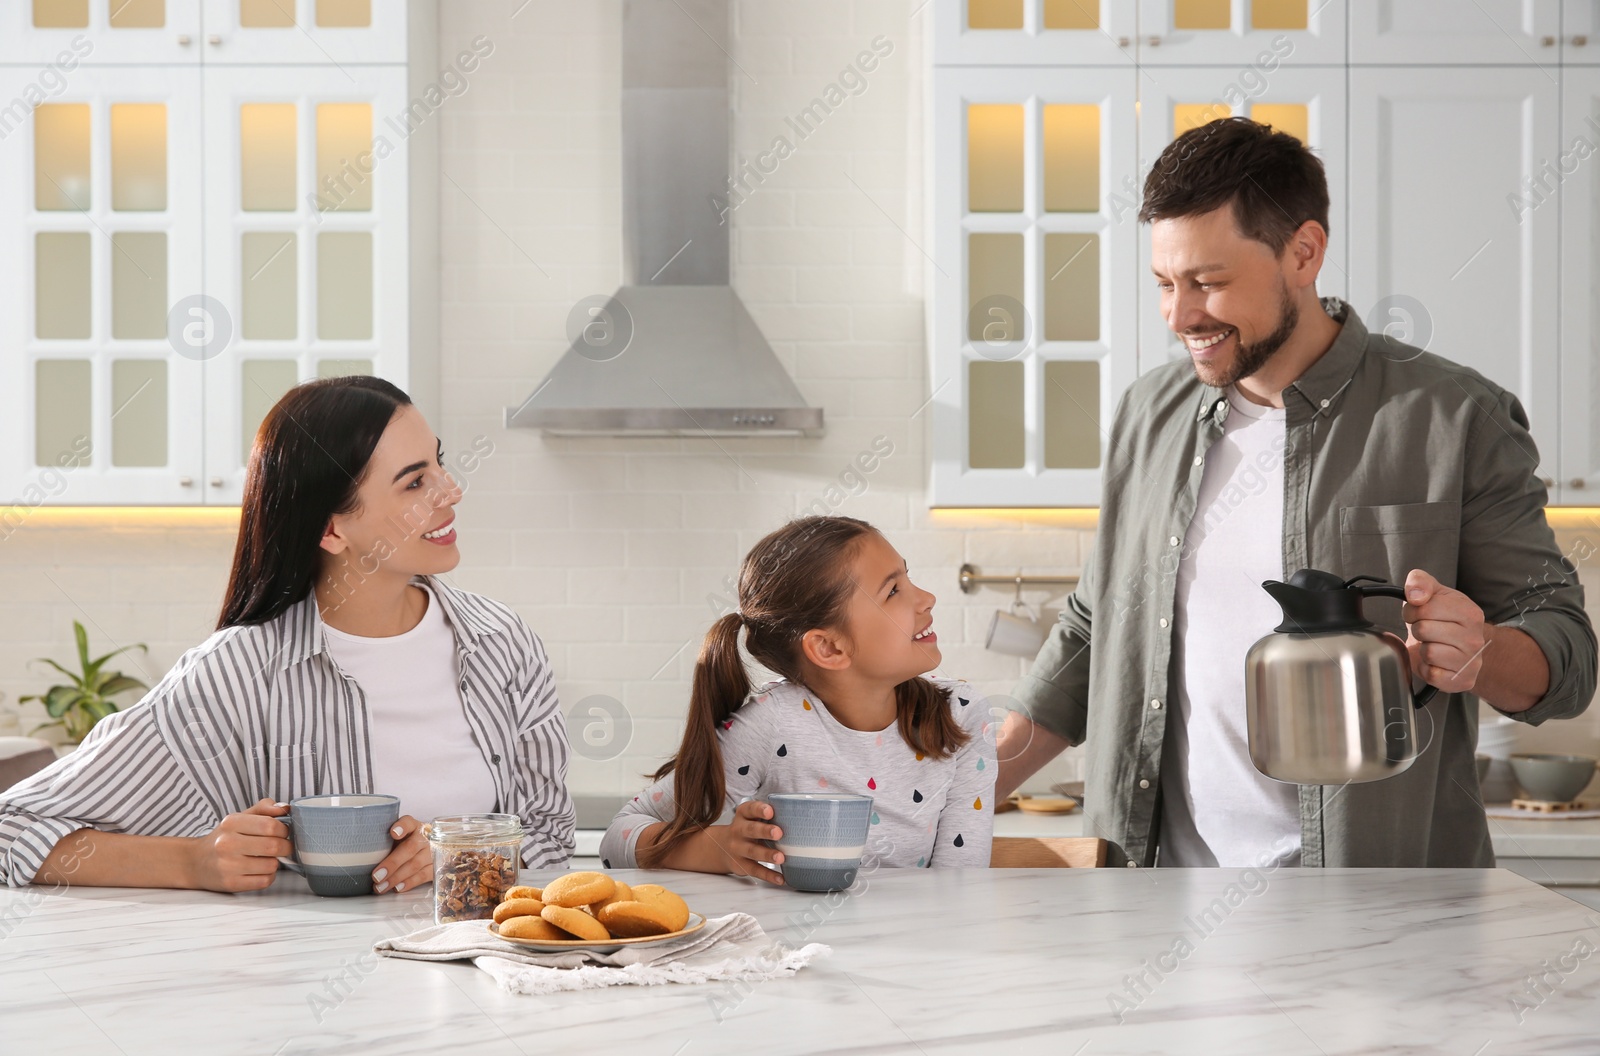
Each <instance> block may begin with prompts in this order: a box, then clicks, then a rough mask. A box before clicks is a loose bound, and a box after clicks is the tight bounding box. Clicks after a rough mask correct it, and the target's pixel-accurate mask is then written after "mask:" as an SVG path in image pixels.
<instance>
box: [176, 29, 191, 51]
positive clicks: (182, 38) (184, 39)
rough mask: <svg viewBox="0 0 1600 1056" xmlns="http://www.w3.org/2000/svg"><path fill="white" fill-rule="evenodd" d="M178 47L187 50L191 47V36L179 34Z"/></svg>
mask: <svg viewBox="0 0 1600 1056" xmlns="http://www.w3.org/2000/svg"><path fill="white" fill-rule="evenodd" d="M178 45H179V46H180V47H184V48H187V47H188V46H189V34H187V33H179V34H178Z"/></svg>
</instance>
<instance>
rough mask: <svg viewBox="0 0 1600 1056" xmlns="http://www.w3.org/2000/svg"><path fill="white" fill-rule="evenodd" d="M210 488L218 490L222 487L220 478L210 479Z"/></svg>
mask: <svg viewBox="0 0 1600 1056" xmlns="http://www.w3.org/2000/svg"><path fill="white" fill-rule="evenodd" d="M211 486H212V487H213V488H220V487H222V478H221V477H212V478H211Z"/></svg>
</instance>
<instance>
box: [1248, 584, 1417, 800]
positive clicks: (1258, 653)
mask: <svg viewBox="0 0 1600 1056" xmlns="http://www.w3.org/2000/svg"><path fill="white" fill-rule="evenodd" d="M1363 580H1367V581H1370V584H1369V585H1363V584H1362V581H1363ZM1261 586H1262V588H1263V589H1264V590H1266V592H1267V593H1268V594H1271V595H1272V597H1273V598H1274V599H1275V600H1276V601H1277V602H1278V604H1279V605H1281V606H1282V607H1283V622H1282V623H1280V624H1278V626H1277V627H1276V628H1274V630H1273V633H1271V634H1269V635H1267V636H1266V637H1264V638H1262V639H1261V640H1260V641H1258V642H1256V643H1255V644H1254V645H1252V646H1251V647H1250V650H1249V652H1248V653H1247V654H1246V656H1245V710H1246V717H1247V720H1248V723H1249V736H1250V758H1251V760H1252V761H1253V762H1254V763H1255V765H1256V769H1257V770H1259V771H1261V773H1263V774H1265V775H1266V776H1267V777H1270V778H1273V779H1274V780H1277V781H1285V782H1291V783H1294V784H1302V785H1338V784H1344V783H1346V782H1361V781H1377V780H1380V779H1382V778H1385V777H1392V776H1394V775H1395V774H1398V773H1401V772H1403V771H1404V770H1406V769H1407V768H1408V767H1410V766H1411V762H1412V760H1413V759H1415V758H1416V755H1417V732H1416V719H1415V716H1414V713H1415V711H1416V710H1417V709H1418V708H1421V707H1423V706H1424V705H1426V704H1427V703H1428V701H1430V700H1432V699H1433V697H1434V694H1435V690H1434V688H1433V687H1432V686H1428V687H1426V688H1425V689H1423V691H1422V692H1421V693H1418V694H1417V695H1416V696H1412V694H1411V662H1410V657H1409V656H1407V654H1406V649H1405V645H1404V644H1403V643H1402V642H1401V641H1400V640H1399V639H1398V638H1396V637H1394V636H1393V635H1390V634H1385V633H1383V632H1382V631H1380V630H1378V628H1376V627H1374V626H1373V625H1372V623H1371V622H1370V621H1368V620H1367V619H1366V617H1365V616H1363V615H1362V611H1361V603H1362V601H1363V599H1365V598H1369V597H1384V598H1401V599H1403V598H1404V597H1405V592H1404V591H1403V590H1402V589H1401V588H1400V587H1397V586H1394V585H1393V584H1389V583H1385V582H1383V581H1382V580H1379V579H1376V578H1375V577H1373V576H1356V577H1354V578H1353V579H1340V578H1339V577H1338V576H1336V575H1334V574H1333V573H1331V572H1323V571H1320V570H1318V569H1314V568H1304V569H1301V570H1300V571H1298V572H1296V573H1295V574H1294V575H1292V576H1290V577H1289V581H1288V582H1287V583H1280V582H1278V581H1277V580H1268V581H1267V582H1265V583H1263V584H1261Z"/></svg>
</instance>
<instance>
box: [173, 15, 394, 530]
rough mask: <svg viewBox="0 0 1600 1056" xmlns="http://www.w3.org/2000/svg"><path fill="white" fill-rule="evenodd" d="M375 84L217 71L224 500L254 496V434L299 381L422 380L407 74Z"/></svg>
mask: <svg viewBox="0 0 1600 1056" xmlns="http://www.w3.org/2000/svg"><path fill="white" fill-rule="evenodd" d="M376 6H377V5H376V4H374V7H376ZM361 78H362V83H363V84H366V85H370V86H371V87H369V88H366V89H361V88H357V87H356V86H353V85H352V83H351V79H350V78H349V77H348V76H346V75H345V73H344V72H343V71H342V70H340V69H338V68H335V67H329V66H323V67H309V66H308V67H298V68H297V69H296V71H295V76H294V77H293V79H292V80H289V81H287V82H286V85H287V90H285V89H284V87H280V88H278V89H277V90H274V89H273V88H272V87H270V86H268V85H265V84H264V83H263V79H262V78H261V77H259V76H257V75H256V74H255V73H254V72H253V71H251V70H249V69H244V68H226V67H225V68H220V69H219V68H216V67H208V68H207V69H206V74H205V79H206V93H205V135H206V146H207V151H208V153H207V163H208V168H207V190H206V227H205V231H206V234H205V239H206V261H207V283H208V286H207V290H206V292H207V293H208V294H209V295H210V296H211V297H213V298H215V299H216V301H217V302H218V303H219V304H220V305H221V306H222V309H223V312H224V318H225V320H226V322H227V325H229V326H230V327H231V329H232V332H233V335H234V336H233V344H232V345H231V347H230V349H229V351H228V353H227V354H226V355H224V356H220V357H218V358H216V359H214V360H210V361H208V362H207V363H206V376H205V386H206V470H205V473H206V482H207V491H208V493H209V494H210V495H211V497H212V501H232V502H237V501H239V496H240V493H241V490H242V487H243V482H244V466H245V457H244V456H245V455H246V453H247V452H246V449H245V448H244V447H243V446H242V438H244V437H246V436H250V435H253V433H254V431H255V428H256V426H257V425H258V424H259V422H260V419H261V415H262V414H264V413H265V411H266V409H267V408H268V407H270V406H271V404H272V402H273V401H274V400H276V398H277V397H278V396H279V395H281V394H282V391H283V389H284V388H286V387H287V385H286V384H285V382H286V379H288V378H293V379H295V380H297V381H304V380H308V379H310V378H315V377H325V376H328V375H329V374H334V373H351V372H355V371H357V368H358V366H359V372H364V373H374V374H378V375H380V376H382V377H385V378H388V379H389V380H390V381H393V382H394V383H395V384H397V385H399V386H401V387H402V388H404V387H405V386H406V384H407V377H406V365H407V358H406V356H407V351H406V350H407V348H408V336H407V319H408V315H407V307H406V303H407V302H406V293H407V289H408V287H407V276H408V263H407V262H408V259H409V250H408V246H407V240H406V223H407V191H406V183H407V161H408V156H407V145H406V139H405V138H403V137H401V136H400V135H398V134H397V133H396V132H395V130H394V129H393V128H392V127H390V126H389V125H387V124H386V123H385V122H384V120H383V117H384V116H385V115H389V114H395V113H399V112H401V111H402V110H404V109H405V71H404V69H403V68H400V67H394V68H388V67H376V68H375V67H364V68H363V69H362V72H361ZM244 364H250V366H249V367H248V369H246V368H245V367H244V366H243V365H244Z"/></svg>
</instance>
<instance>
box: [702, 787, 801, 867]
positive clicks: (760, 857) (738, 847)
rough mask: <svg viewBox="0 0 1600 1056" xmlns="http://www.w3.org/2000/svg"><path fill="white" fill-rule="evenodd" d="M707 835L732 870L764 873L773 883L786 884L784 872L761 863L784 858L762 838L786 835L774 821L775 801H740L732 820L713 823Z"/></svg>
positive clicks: (779, 861) (777, 861)
mask: <svg viewBox="0 0 1600 1056" xmlns="http://www.w3.org/2000/svg"><path fill="white" fill-rule="evenodd" d="M704 835H705V838H706V839H707V840H710V841H711V842H712V843H714V844H715V845H716V847H717V850H719V851H720V852H721V857H722V858H723V859H724V861H725V862H726V864H727V866H728V867H729V868H728V871H729V872H732V873H737V874H738V875H740V876H755V877H760V878H761V879H762V880H765V881H766V882H767V883H769V884H774V885H776V886H778V887H782V886H783V874H781V873H778V872H776V871H774V870H772V869H768V868H767V867H766V866H764V865H762V864H761V863H762V862H771V863H772V864H773V865H780V864H782V862H783V852H782V851H780V850H778V849H777V848H775V847H768V846H767V845H766V844H765V843H763V842H762V841H763V840H776V839H778V838H779V837H780V836H782V835H783V831H782V830H781V829H779V828H778V827H777V826H776V825H774V824H772V807H771V805H769V804H767V803H762V802H759V801H758V800H753V799H752V800H748V801H746V802H744V803H740V804H739V806H738V807H737V808H735V809H734V812H733V820H732V821H730V822H729V823H728V824H726V825H712V826H710V827H709V828H707V829H706V830H705V834H704Z"/></svg>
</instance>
